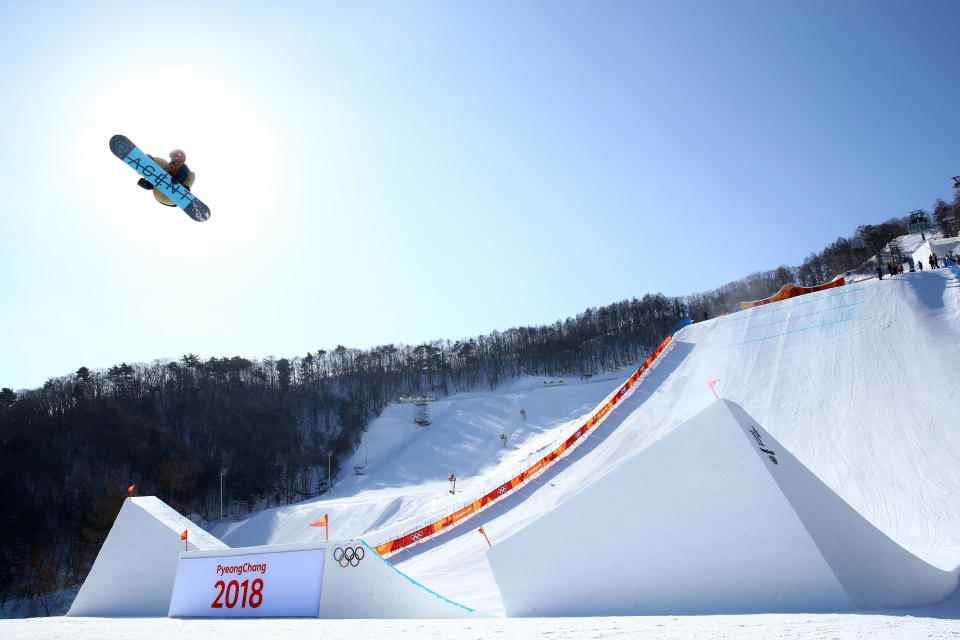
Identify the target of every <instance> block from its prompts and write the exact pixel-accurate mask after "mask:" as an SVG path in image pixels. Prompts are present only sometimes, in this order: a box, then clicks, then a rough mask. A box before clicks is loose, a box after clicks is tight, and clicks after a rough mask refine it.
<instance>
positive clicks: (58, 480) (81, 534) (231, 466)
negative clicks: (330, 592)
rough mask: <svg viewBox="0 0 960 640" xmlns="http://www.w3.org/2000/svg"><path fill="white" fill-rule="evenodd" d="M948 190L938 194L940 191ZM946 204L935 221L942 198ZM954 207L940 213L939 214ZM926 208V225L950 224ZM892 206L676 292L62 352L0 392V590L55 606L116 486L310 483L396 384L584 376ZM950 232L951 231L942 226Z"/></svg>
mask: <svg viewBox="0 0 960 640" xmlns="http://www.w3.org/2000/svg"><path fill="white" fill-rule="evenodd" d="M955 205H956V203H955ZM955 205H953V206H951V205H945V206H947V207H948V209H949V211H947V214H948V215H947V216H946V218H949V216H950V215H953V214H955V213H956V211H957V209H956V206H955ZM955 217H956V216H955V215H953V219H954V222H955ZM946 218H944V222H943V226H944V227H945V230H946V227H947V225H948V224H950V221H949V220H948V219H946ZM905 225H906V219H894V220H890V221H888V222H885V223H882V224H878V225H867V226H862V227H860V228H859V229H858V230H857V232H856V234H854V235H853V236H851V237H849V238H838V239H837V240H836V241H835V242H834V243H831V244H830V245H829V246H828V247H826V248H824V249H823V250H822V251H821V252H818V253H814V254H811V256H809V257H808V258H807V259H806V260H804V262H803V263H802V264H801V265H799V266H797V267H787V266H781V267H778V268H776V269H773V270H770V271H762V272H757V273H754V274H752V275H750V276H747V277H746V278H743V279H741V280H738V281H735V282H731V283H729V284H726V285H724V286H722V287H719V288H717V289H715V290H713V291H708V292H705V293H696V294H692V295H687V296H683V297H669V296H665V295H663V294H659V293H658V294H647V295H644V296H642V297H640V298H632V299H629V300H623V301H621V302H616V303H613V304H610V305H606V306H603V307H599V308H591V309H586V310H585V311H583V312H582V313H579V314H577V315H576V317H573V318H567V319H566V320H563V321H559V320H558V321H557V322H555V323H553V324H551V325H546V326H537V327H516V328H510V329H507V330H504V331H493V332H491V333H489V334H485V335H481V336H476V337H472V338H465V339H460V340H455V341H451V340H436V341H433V342H429V343H425V344H420V345H415V346H410V345H393V344H389V345H383V346H377V347H374V348H371V349H352V348H347V347H344V346H338V347H336V348H335V349H332V350H329V351H327V350H322V349H321V350H318V351H316V352H313V353H307V354H304V355H301V356H296V357H291V358H289V359H288V358H280V359H274V358H266V359H264V360H250V359H247V358H243V357H240V356H232V357H223V358H216V357H213V358H209V359H207V360H202V359H200V358H199V357H197V356H195V355H193V354H186V355H184V356H182V357H181V358H179V359H178V360H176V361H156V362H153V363H151V364H127V363H121V364H117V365H115V366H113V367H110V368H109V369H108V370H105V371H104V370H96V371H95V370H90V369H88V368H86V367H80V368H79V369H78V370H77V371H76V372H75V373H74V374H71V375H68V376H63V377H59V378H51V379H49V380H48V381H47V382H46V383H45V384H44V385H43V386H42V387H41V388H38V389H27V390H19V391H14V390H13V389H10V388H4V389H2V390H0V482H2V486H3V487H4V491H3V492H0V514H2V520H0V540H2V541H0V604H2V603H9V602H18V603H20V605H19V606H17V607H13V608H12V609H11V608H10V607H8V611H13V615H51V614H56V613H61V612H63V611H64V610H65V608H66V607H67V606H69V594H70V589H71V588H72V587H75V586H76V585H78V584H79V583H81V582H82V581H83V579H84V577H85V576H86V574H87V572H88V571H89V568H90V566H91V565H92V563H93V560H94V559H95V558H96V555H97V552H98V551H99V548H100V546H101V544H102V542H103V540H104V538H105V537H106V534H107V532H108V531H109V529H110V526H111V525H112V523H113V520H114V518H115V517H116V513H117V511H118V510H119V508H120V505H121V504H122V501H123V499H124V497H125V496H126V488H127V487H128V486H129V485H131V484H136V487H137V489H136V492H137V494H140V495H151V494H153V495H157V496H159V497H160V498H161V499H163V500H164V501H166V502H167V503H169V504H170V505H171V506H173V507H174V508H175V509H177V510H178V511H180V512H182V513H185V514H191V515H192V517H195V518H198V519H207V520H210V519H215V518H217V517H219V516H220V508H221V504H220V474H221V471H222V470H226V472H227V474H228V478H229V482H228V483H227V487H228V489H227V491H226V495H225V498H226V500H225V502H226V504H227V512H228V515H239V514H242V513H245V512H248V511H250V510H255V509H262V508H264V507H267V506H273V505H279V504H288V503H291V502H296V501H300V500H303V499H306V498H310V497H313V496H316V495H319V494H321V493H323V492H324V491H326V490H327V488H328V487H327V474H328V464H330V465H331V466H332V474H333V476H334V477H336V475H337V474H338V472H339V465H340V462H341V461H342V460H344V458H345V456H347V455H348V454H350V453H351V452H352V451H353V450H354V448H355V447H356V446H357V445H358V444H359V443H360V441H361V435H362V433H363V432H364V431H365V430H366V428H367V426H368V425H369V423H370V421H371V420H372V419H373V418H375V417H376V416H377V415H379V414H380V412H381V411H382V410H383V408H384V407H385V406H386V405H387V404H388V403H390V402H392V401H396V400H397V399H398V397H400V396H401V395H416V394H434V395H445V394H450V393H455V392H460V391H472V390H478V389H483V388H495V387H496V386H498V385H499V384H501V383H502V382H504V381H506V380H510V379H515V378H518V377H520V376H526V375H532V376H570V375H580V376H588V375H592V374H596V373H599V372H603V371H609V370H612V369H616V368H620V367H623V366H626V365H629V364H634V363H639V362H641V361H642V360H643V359H645V358H646V356H647V355H648V353H649V352H650V351H651V350H652V349H653V348H655V347H656V346H657V345H658V344H659V343H660V341H661V340H662V339H663V336H664V334H665V333H666V332H667V331H668V330H669V329H670V328H671V327H672V326H673V325H674V324H675V323H676V322H677V321H679V320H680V319H682V318H684V317H691V318H693V319H694V321H701V320H704V319H706V318H711V317H715V316H717V315H720V314H723V313H727V312H731V311H735V310H738V309H739V302H740V301H743V300H755V299H759V298H763V297H766V296H768V295H770V294H772V293H774V292H775V291H777V290H778V289H779V288H780V287H781V286H782V285H784V284H787V283H790V282H796V283H799V284H801V285H805V286H810V285H815V284H819V283H822V282H824V281H828V280H831V279H833V278H834V277H836V276H837V275H840V274H843V273H846V272H849V271H856V270H862V271H866V272H869V271H870V270H871V269H872V267H870V266H869V264H868V263H869V261H871V260H872V259H873V258H874V256H877V255H878V254H880V253H881V252H882V251H883V250H884V248H885V247H886V248H889V243H890V241H891V240H892V239H894V238H896V237H897V236H899V235H902V234H903V233H905V231H906V229H905ZM952 231H953V233H955V232H956V229H955V228H954V229H952Z"/></svg>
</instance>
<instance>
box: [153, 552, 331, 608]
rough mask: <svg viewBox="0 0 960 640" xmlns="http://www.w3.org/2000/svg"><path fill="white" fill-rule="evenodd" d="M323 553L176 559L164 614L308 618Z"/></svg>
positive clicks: (317, 587)
mask: <svg viewBox="0 0 960 640" xmlns="http://www.w3.org/2000/svg"><path fill="white" fill-rule="evenodd" d="M324 554H325V549H306V550H303V551H283V552H277V553H258V554H250V555H235V556H207V557H199V558H191V557H185V558H180V563H179V564H178V565H177V577H176V580H175V581H174V584H173V597H172V598H171V599H170V611H169V613H168V615H169V616H171V617H173V616H186V617H215V618H220V617H224V618H226V617H230V618H236V617H248V616H249V617H274V616H276V617H283V616H296V617H310V616H316V615H317V614H318V611H319V609H320V585H321V582H322V580H323V557H324Z"/></svg>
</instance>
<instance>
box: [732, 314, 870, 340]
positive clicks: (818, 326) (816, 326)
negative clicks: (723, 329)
mask: <svg viewBox="0 0 960 640" xmlns="http://www.w3.org/2000/svg"><path fill="white" fill-rule="evenodd" d="M860 319H861V316H854V317H852V318H843V319H842V320H835V321H833V322H824V323H823V324H815V325H813V326H811V327H804V328H802V329H793V330H792V331H785V332H783V333H777V334H774V335H772V336H764V337H762V338H754V339H753V340H744V341H743V342H737V343H734V344H728V345H727V346H726V348H729V347H739V346H740V345H744V344H750V343H751V342H761V341H763V340H769V339H771V338H779V337H781V336H787V335H790V334H791V333H800V332H801V331H809V330H810V329H819V328H820V327H829V326H831V325H835V324H840V323H842V322H849V321H851V320H860Z"/></svg>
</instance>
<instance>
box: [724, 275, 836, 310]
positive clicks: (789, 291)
mask: <svg viewBox="0 0 960 640" xmlns="http://www.w3.org/2000/svg"><path fill="white" fill-rule="evenodd" d="M846 283H847V281H846V280H845V279H844V278H840V279H839V280H834V281H833V282H828V283H827V284H822V285H820V286H819V287H801V286H800V285H796V284H785V285H783V287H782V288H781V289H780V291H777V292H776V293H775V294H773V295H772V296H770V297H769V298H764V299H763V300H751V301H750V302H741V303H740V309H741V310H743V309H749V308H751V307H758V306H760V305H762V304H770V303H771V302H779V301H780V300H786V299H788V298H795V297H797V296H802V295H805V294H808V293H813V292H814V291H823V290H824V289H832V288H834V287H842V286H843V285H845V284H846Z"/></svg>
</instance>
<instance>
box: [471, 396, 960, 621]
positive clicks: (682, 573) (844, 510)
mask: <svg viewBox="0 0 960 640" xmlns="http://www.w3.org/2000/svg"><path fill="white" fill-rule="evenodd" d="M584 540H586V541H588V542H587V543H586V544H583V541H584ZM487 559H488V560H489V561H490V565H491V567H492V569H493V571H494V575H495V576H496V579H497V584H498V586H499V587H500V590H501V593H502V595H503V601H504V605H505V607H506V611H507V615H509V616H571V615H574V616H575V615H598V614H600V615H650V614H660V615H669V614H684V615H689V614H704V613H760V612H802V611H807V612H809V611H822V612H828V611H853V610H858V609H887V608H891V607H894V606H899V607H904V606H916V605H926V604H933V603H937V602H940V601H941V600H943V599H944V598H946V597H947V596H949V595H950V594H951V593H953V591H954V590H955V589H956V588H957V574H956V573H953V572H949V571H942V570H940V569H937V568H935V567H932V566H931V565H929V564H927V563H925V562H923V561H922V560H919V559H918V558H916V557H915V556H912V555H911V554H909V553H908V552H906V551H905V550H903V549H902V548H901V547H899V546H897V545H896V544H895V543H893V542H892V541H891V540H890V539H889V538H887V537H886V536H884V535H883V534H882V533H881V532H880V531H878V530H877V529H875V528H874V527H872V526H871V525H870V524H869V523H867V522H866V521H865V520H864V519H863V518H862V517H861V516H860V515H859V514H857V513H856V512H855V511H854V510H853V509H851V508H850V507H849V506H848V505H847V504H846V503H844V502H843V501H842V500H841V499H840V498H839V497H837V495H836V494H834V493H833V492H832V491H830V489H829V488H827V487H826V486H825V485H824V484H823V483H822V482H820V481H819V480H818V479H817V478H816V477H815V476H814V475H813V474H812V473H810V471H809V470H808V469H806V468H805V467H804V466H803V465H802V464H801V463H800V462H799V461H797V460H796V458H794V457H793V456H792V455H790V452H789V451H788V450H786V449H785V448H784V447H783V446H782V445H781V444H780V443H779V442H777V440H776V439H775V438H773V437H772V436H771V435H770V434H768V433H767V432H766V431H764V429H763V427H762V426H760V425H759V424H757V422H756V421H755V420H753V419H752V418H751V417H750V416H748V415H747V414H746V413H745V412H744V411H743V409H742V408H740V407H739V406H738V405H737V404H736V403H734V402H732V401H730V400H714V401H713V402H712V403H711V404H710V405H708V406H707V408H706V409H704V410H703V411H701V412H700V413H698V414H697V415H696V416H694V417H693V418H691V419H690V420H688V421H687V422H685V423H684V424H683V425H681V426H680V427H679V428H677V429H675V430H673V431H671V432H670V433H669V434H668V435H666V436H665V437H663V438H661V439H660V440H658V441H657V442H655V443H654V444H653V445H651V446H650V447H647V448H646V449H644V450H643V451H642V452H641V453H640V454H638V455H636V456H634V457H633V458H631V459H630V460H628V461H627V462H625V463H624V464H622V465H620V466H619V467H617V468H616V469H614V470H613V471H612V472H610V473H609V474H607V475H606V476H604V477H603V478H601V479H600V480H597V481H596V482H594V483H592V484H591V485H590V486H588V487H587V488H585V489H584V490H583V491H581V492H580V493H579V494H577V495H576V496H574V497H572V498H570V499H569V500H567V501H566V502H565V503H563V504H562V505H560V506H559V507H557V508H555V509H553V510H552V511H550V512H549V513H547V514H544V515H543V516H541V517H540V518H539V519H537V520H536V521H535V522H533V523H532V524H530V525H528V526H526V527H524V528H523V529H521V530H520V531H518V532H516V533H514V534H513V535H511V536H510V537H508V538H507V539H505V540H503V541H502V542H500V543H499V544H497V546H495V547H493V548H492V549H489V550H488V551H487Z"/></svg>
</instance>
